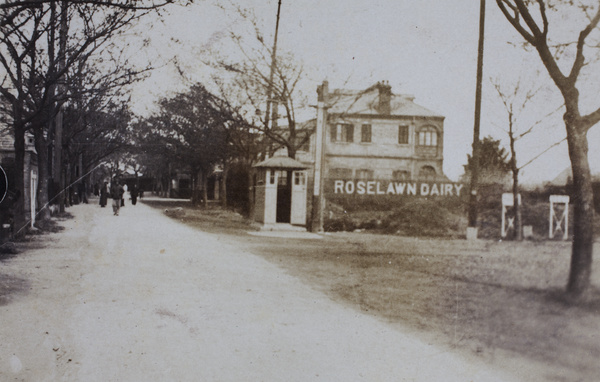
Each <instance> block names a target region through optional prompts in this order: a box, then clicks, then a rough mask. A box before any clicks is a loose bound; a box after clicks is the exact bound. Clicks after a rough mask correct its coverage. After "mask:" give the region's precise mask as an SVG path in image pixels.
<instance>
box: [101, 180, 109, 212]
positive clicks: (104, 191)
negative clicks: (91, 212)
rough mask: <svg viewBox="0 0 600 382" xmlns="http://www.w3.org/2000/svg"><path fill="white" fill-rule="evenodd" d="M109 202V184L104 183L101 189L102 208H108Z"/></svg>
mask: <svg viewBox="0 0 600 382" xmlns="http://www.w3.org/2000/svg"><path fill="white" fill-rule="evenodd" d="M107 200H108V182H104V184H103V185H102V187H101V188H100V207H106V202H107Z"/></svg>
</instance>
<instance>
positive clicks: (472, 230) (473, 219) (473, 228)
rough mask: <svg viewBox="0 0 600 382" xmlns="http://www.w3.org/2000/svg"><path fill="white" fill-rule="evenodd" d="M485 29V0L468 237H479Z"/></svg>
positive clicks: (482, 10) (482, 1) (479, 50)
mask: <svg viewBox="0 0 600 382" xmlns="http://www.w3.org/2000/svg"><path fill="white" fill-rule="evenodd" d="M484 31H485V0H481V2H480V5H479V45H478V49H477V84H476V89H475V123H474V127H473V154H472V156H471V169H470V170H471V194H470V197H469V228H468V231H467V238H468V239H471V238H473V239H474V238H477V199H478V192H477V191H478V188H479V185H478V181H479V156H480V150H479V130H480V122H481V84H482V79H483V42H484Z"/></svg>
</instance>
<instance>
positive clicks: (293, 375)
mask: <svg viewBox="0 0 600 382" xmlns="http://www.w3.org/2000/svg"><path fill="white" fill-rule="evenodd" d="M69 211H70V212H71V213H72V214H73V215H74V217H75V218H74V219H71V220H67V221H64V222H62V223H61V224H62V225H63V226H64V227H65V229H64V230H63V231H62V232H60V233H56V234H50V235H46V236H43V237H40V239H39V243H40V245H38V244H37V241H36V242H33V243H32V244H31V245H30V246H31V247H32V248H31V249H30V250H29V251H27V252H26V253H22V254H20V255H18V256H16V257H14V258H12V259H10V260H7V261H5V262H3V263H0V280H4V281H6V280H9V281H10V282H11V283H12V285H17V286H19V288H17V289H20V290H17V291H15V292H14V293H13V294H11V295H10V296H9V298H8V300H5V301H4V303H3V305H0V317H1V325H0V380H1V381H102V382H106V381H446V382H447V381H460V382H465V381H513V380H516V379H515V378H514V377H511V376H508V375H506V374H503V373H502V372H500V371H498V370H493V369H491V368H489V367H488V366H486V365H484V364H482V363H480V362H478V361H477V360H474V359H464V358H462V357H460V356H458V355H455V354H451V353H449V352H447V351H446V350H443V349H440V348H437V347H435V346H433V345H430V344H427V343H424V342H422V341H421V340H419V339H417V338H414V337H413V336H411V335H410V334H409V333H408V332H406V333H404V332H402V331H401V330H399V329H398V328H397V327H391V326H389V325H387V324H385V323H384V322H381V321H378V320H377V319H375V318H373V317H369V316H366V315H363V314H361V313H359V312H357V311H355V310H352V309H350V308H347V307H344V306H342V305H340V304H337V303H335V302H333V301H331V300H330V299H329V298H328V297H326V296H325V295H323V294H321V293H320V292H318V291H316V290H314V289H312V288H311V287H310V285H305V284H303V283H302V282H301V281H299V280H298V279H296V278H294V277H292V276H290V275H289V274H288V273H286V272H284V271H283V270H282V269H280V268H278V267H277V266H275V265H273V264H271V263H269V262H267V261H265V260H263V259H262V258H260V257H257V256H254V255H252V254H249V253H246V252H244V251H243V249H240V248H236V247H234V246H232V245H231V244H230V243H227V242H224V241H223V240H222V239H220V237H219V236H218V235H214V234H207V233H204V232H201V231H198V230H194V229H192V228H189V227H186V226H184V225H182V224H179V223H177V222H176V221H173V220H172V219H169V218H167V217H165V216H163V215H162V214H161V213H160V212H158V211H156V210H152V209H150V208H149V207H147V206H144V205H137V206H131V205H127V206H126V207H125V208H123V209H122V211H121V214H120V216H118V217H116V216H113V215H112V211H110V209H109V208H103V209H101V208H99V206H97V205H91V204H90V205H80V206H75V207H72V208H71V209H70V210H69ZM36 247H38V248H36Z"/></svg>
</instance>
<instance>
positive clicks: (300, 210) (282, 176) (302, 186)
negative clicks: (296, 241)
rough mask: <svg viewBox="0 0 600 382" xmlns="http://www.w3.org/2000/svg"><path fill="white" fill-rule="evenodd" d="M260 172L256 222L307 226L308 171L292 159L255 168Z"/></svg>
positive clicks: (268, 161) (271, 159)
mask: <svg viewBox="0 0 600 382" xmlns="http://www.w3.org/2000/svg"><path fill="white" fill-rule="evenodd" d="M254 167H255V168H256V169H257V170H258V173H257V180H256V186H255V197H254V203H255V204H254V220H255V221H257V222H259V223H262V224H264V225H272V224H276V223H283V224H292V225H297V226H303V227H304V226H306V200H307V199H306V198H307V194H306V177H307V174H306V169H307V168H308V167H309V166H307V165H305V164H303V163H301V162H299V161H297V160H295V159H292V158H289V157H273V158H269V159H267V160H264V161H262V162H260V163H257V164H255V165H254Z"/></svg>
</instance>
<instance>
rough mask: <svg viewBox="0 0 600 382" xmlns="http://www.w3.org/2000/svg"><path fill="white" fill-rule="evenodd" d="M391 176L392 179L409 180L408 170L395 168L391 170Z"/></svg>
mask: <svg viewBox="0 0 600 382" xmlns="http://www.w3.org/2000/svg"><path fill="white" fill-rule="evenodd" d="M392 178H393V179H394V180H410V171H406V170H396V171H394V172H392Z"/></svg>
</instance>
